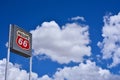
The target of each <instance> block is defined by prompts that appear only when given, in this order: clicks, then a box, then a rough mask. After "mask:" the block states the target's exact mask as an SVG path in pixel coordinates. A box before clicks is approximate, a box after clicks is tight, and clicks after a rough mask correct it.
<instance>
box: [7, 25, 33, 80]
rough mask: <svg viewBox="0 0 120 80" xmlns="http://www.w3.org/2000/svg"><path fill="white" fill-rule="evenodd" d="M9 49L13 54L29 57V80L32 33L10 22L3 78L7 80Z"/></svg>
mask: <svg viewBox="0 0 120 80" xmlns="http://www.w3.org/2000/svg"><path fill="white" fill-rule="evenodd" d="M10 51H11V52H14V53H15V54H18V55H21V56H23V57H26V58H29V57H30V64H29V65H30V74H29V80H31V72H32V34H31V33H28V32H26V31H25V30H23V29H22V28H19V27H18V26H17V25H12V24H10V30H9V42H8V54H7V61H6V69H5V80H8V79H7V78H8V68H9V65H8V64H9V59H10Z"/></svg>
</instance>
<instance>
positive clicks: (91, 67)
mask: <svg viewBox="0 0 120 80" xmlns="http://www.w3.org/2000/svg"><path fill="white" fill-rule="evenodd" d="M119 79H120V76H118V75H113V74H111V73H110V71H109V70H106V69H102V68H100V67H98V66H96V64H95V62H91V61H89V60H88V61H87V63H86V64H84V63H81V64H79V66H74V67H65V68H63V69H59V70H58V71H57V72H56V73H55V75H54V80H119Z"/></svg>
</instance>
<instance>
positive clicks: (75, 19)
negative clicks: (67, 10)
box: [70, 16, 85, 21]
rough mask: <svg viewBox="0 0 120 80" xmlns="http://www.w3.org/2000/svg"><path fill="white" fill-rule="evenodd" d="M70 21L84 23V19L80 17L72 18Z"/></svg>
mask: <svg viewBox="0 0 120 80" xmlns="http://www.w3.org/2000/svg"><path fill="white" fill-rule="evenodd" d="M70 20H72V21H77V20H81V21H85V19H84V17H80V16H76V17H72V18H71V19H70Z"/></svg>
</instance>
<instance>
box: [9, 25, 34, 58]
mask: <svg viewBox="0 0 120 80" xmlns="http://www.w3.org/2000/svg"><path fill="white" fill-rule="evenodd" d="M10 50H11V51H12V52H14V53H16V54H19V55H21V56H24V57H31V52H32V34H31V33H28V32H26V31H24V30H23V29H21V28H19V27H18V26H17V25H11V36H10Z"/></svg>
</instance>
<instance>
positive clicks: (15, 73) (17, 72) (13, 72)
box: [0, 59, 48, 80]
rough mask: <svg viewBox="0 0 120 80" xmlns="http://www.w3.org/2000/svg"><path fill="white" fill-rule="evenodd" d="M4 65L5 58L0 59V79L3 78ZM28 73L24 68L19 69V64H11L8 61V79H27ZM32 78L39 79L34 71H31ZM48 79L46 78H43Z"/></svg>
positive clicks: (2, 79) (33, 79)
mask: <svg viewBox="0 0 120 80" xmlns="http://www.w3.org/2000/svg"><path fill="white" fill-rule="evenodd" d="M5 66H6V59H3V60H0V80H5V79H4V78H5ZM28 76H29V74H28V73H27V71H26V70H21V69H20V65H19V64H17V66H16V64H15V65H13V64H12V63H9V70H8V79H9V80H28ZM32 80H41V79H39V78H38V75H37V74H36V73H32ZM45 80H48V79H45Z"/></svg>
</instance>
